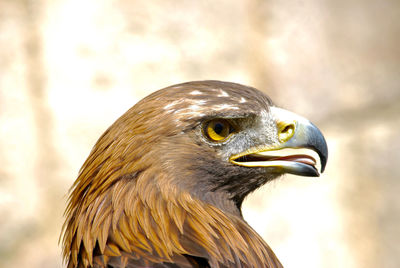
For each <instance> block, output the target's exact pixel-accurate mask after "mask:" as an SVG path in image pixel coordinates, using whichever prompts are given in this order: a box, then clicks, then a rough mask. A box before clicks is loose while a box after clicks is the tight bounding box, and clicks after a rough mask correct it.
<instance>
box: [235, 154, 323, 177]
mask: <svg viewBox="0 0 400 268" xmlns="http://www.w3.org/2000/svg"><path fill="white" fill-rule="evenodd" d="M319 159H320V158H319V156H318V154H317V153H316V152H315V151H313V150H311V149H306V148H284V149H279V150H266V151H256V152H249V153H245V154H239V155H235V156H232V157H231V158H230V161H231V163H233V164H235V165H239V166H245V167H274V168H276V169H277V170H278V171H284V172H287V173H291V174H295V175H302V176H319V173H320V171H321V163H320V160H319Z"/></svg>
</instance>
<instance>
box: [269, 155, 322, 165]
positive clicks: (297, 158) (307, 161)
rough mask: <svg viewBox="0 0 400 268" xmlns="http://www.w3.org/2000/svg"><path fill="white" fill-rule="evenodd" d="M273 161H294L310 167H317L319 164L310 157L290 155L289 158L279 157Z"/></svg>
mask: <svg viewBox="0 0 400 268" xmlns="http://www.w3.org/2000/svg"><path fill="white" fill-rule="evenodd" d="M273 160H283V161H293V162H298V163H303V164H306V165H310V166H315V165H316V164H317V162H316V161H315V159H314V158H312V157H311V156H308V155H289V156H283V157H277V158H274V159H273Z"/></svg>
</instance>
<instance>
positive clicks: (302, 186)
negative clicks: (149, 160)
mask: <svg viewBox="0 0 400 268" xmlns="http://www.w3.org/2000/svg"><path fill="white" fill-rule="evenodd" d="M203 79H217V80H225V81H232V82H239V83H242V84H245V85H250V86H254V87H257V88H259V89H260V90H263V91H264V92H266V93H267V94H268V95H269V96H270V97H271V98H272V99H273V100H274V102H275V103H276V104H277V105H279V106H282V107H284V108H286V109H289V110H291V111H294V112H296V113H298V114H301V115H303V116H305V117H307V118H308V119H310V120H311V121H313V122H314V123H315V124H316V125H317V126H318V127H319V128H320V129H321V130H322V132H323V133H324V134H325V137H326V139H327V141H328V145H329V154H330V155H329V160H328V166H327V169H326V172H325V173H324V174H323V176H321V177H320V178H304V177H295V176H290V175H288V176H285V177H283V178H282V179H279V180H277V181H275V182H272V183H270V184H268V185H266V186H265V187H263V188H262V189H260V190H258V191H257V192H256V193H254V194H252V195H251V196H250V197H249V198H248V199H247V200H246V202H245V204H244V216H245V218H246V220H247V221H248V222H249V223H250V225H252V226H253V228H255V229H256V230H257V231H258V232H259V233H260V234H261V235H262V236H263V237H264V238H265V240H266V241H267V242H268V243H269V245H270V246H271V247H272V248H273V249H274V251H275V253H276V254H277V255H278V257H279V258H280V260H281V261H282V263H283V264H284V266H285V267H289V268H290V267H307V268H317V267H328V268H330V267H332V268H333V267H356V268H357V267H360V268H361V267H362V268H372V267H385V268H391V267H393V268H397V267H400V245H399V238H400V196H399V194H400V181H399V179H400V167H399V166H400V161H399V160H400V139H399V130H400V1H398V0H385V1H382V0H368V1H365V0H327V1H318V0H309V1H304V0H293V1H279V0H247V1H244V0H221V1H212V0H202V1H194V0H191V1H190V0H186V1H182V0H178V1H177V0H175V1H172V0H152V1H138V0H129V1H128V0H115V1H112V0H96V1H95V0H87V1H78V0H36V1H34V0H0V163H1V164H0V267H63V264H62V258H61V249H60V246H59V245H58V238H59V234H60V230H61V226H62V223H63V220H64V219H63V211H64V208H65V205H66V200H67V197H66V193H67V191H68V189H69V187H70V186H71V184H72V183H73V181H74V180H75V178H76V176H77V174H78V171H79V168H80V166H81V165H82V163H83V162H84V160H85V159H86V157H87V156H88V154H89V152H90V150H91V147H92V146H93V145H94V143H95V142H96V140H97V139H98V138H99V136H100V135H101V134H102V133H103V131H105V129H106V128H107V127H108V126H109V125H110V124H111V123H113V122H114V121H115V120H116V119H117V118H118V117H119V116H120V115H122V113H124V112H125V111H126V110H127V109H128V108H130V107H131V106H132V105H134V104H135V103H136V102H137V101H138V100H139V99H141V98H142V97H144V96H146V95H148V94H149V93H151V92H153V91H155V90H157V89H160V88H162V87H166V86H169V85H172V84H175V83H180V82H185V81H190V80H203Z"/></svg>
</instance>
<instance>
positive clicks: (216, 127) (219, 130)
mask: <svg viewBox="0 0 400 268" xmlns="http://www.w3.org/2000/svg"><path fill="white" fill-rule="evenodd" d="M222 130H224V125H223V124H222V123H216V124H215V125H214V131H215V133H217V134H218V135H219V134H221V133H222Z"/></svg>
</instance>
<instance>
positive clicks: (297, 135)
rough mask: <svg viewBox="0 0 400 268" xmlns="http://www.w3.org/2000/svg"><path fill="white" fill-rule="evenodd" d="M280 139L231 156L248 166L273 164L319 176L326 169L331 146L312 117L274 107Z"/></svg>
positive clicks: (279, 169)
mask: <svg viewBox="0 0 400 268" xmlns="http://www.w3.org/2000/svg"><path fill="white" fill-rule="evenodd" d="M271 113H272V114H273V116H274V117H275V120H276V124H277V127H278V133H277V134H278V140H279V142H278V143H277V144H274V145H272V146H271V145H268V146H265V147H261V148H260V147H257V148H254V149H250V150H247V151H245V152H243V153H240V154H237V155H233V156H231V157H230V162H231V163H233V164H235V165H239V166H245V167H272V168H274V169H275V170H276V172H278V173H282V174H283V173H291V174H295V175H300V176H309V177H318V176H319V175H320V173H322V172H323V171H324V169H325V166H326V162H327V159H328V147H327V145H326V141H325V138H324V136H323V135H322V133H321V131H320V130H319V129H318V128H317V127H316V126H315V125H314V124H312V123H311V122H310V121H308V120H307V119H305V118H304V117H301V116H299V115H296V114H294V113H292V112H289V111H286V110H284V109H281V108H277V107H271Z"/></svg>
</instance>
